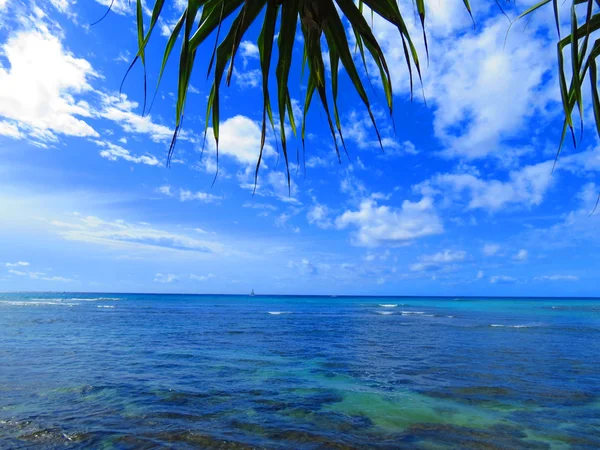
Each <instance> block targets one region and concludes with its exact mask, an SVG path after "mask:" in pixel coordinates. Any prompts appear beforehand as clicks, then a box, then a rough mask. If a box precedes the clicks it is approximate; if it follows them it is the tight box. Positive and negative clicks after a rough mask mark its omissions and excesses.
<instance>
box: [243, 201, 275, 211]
mask: <svg viewBox="0 0 600 450" xmlns="http://www.w3.org/2000/svg"><path fill="white" fill-rule="evenodd" d="M242 206H243V207H244V208H252V209H268V210H271V211H277V206H275V205H271V204H269V203H250V202H246V203H244V204H243V205H242Z"/></svg>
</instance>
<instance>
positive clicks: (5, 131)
mask: <svg viewBox="0 0 600 450" xmlns="http://www.w3.org/2000/svg"><path fill="white" fill-rule="evenodd" d="M0 135H2V136H8V137H11V138H13V139H21V138H23V135H22V134H21V131H19V127H17V125H15V124H14V123H10V122H7V121H0Z"/></svg>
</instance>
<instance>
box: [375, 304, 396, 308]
mask: <svg viewBox="0 0 600 450" xmlns="http://www.w3.org/2000/svg"><path fill="white" fill-rule="evenodd" d="M379 306H381V307H382V308H395V307H396V306H398V305H397V304H393V303H389V304H385V303H383V304H379Z"/></svg>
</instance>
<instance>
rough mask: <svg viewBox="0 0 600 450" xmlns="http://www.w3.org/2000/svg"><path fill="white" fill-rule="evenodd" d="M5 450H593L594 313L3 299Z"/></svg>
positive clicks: (527, 303) (463, 306) (318, 302)
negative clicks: (27, 449) (355, 449)
mask: <svg viewBox="0 0 600 450" xmlns="http://www.w3.org/2000/svg"><path fill="white" fill-rule="evenodd" d="M0 448H90V449H96V448H102V449H112V448H115V449H117V448H118V449H140V448H141V449H145V448H148V449H150V448H219V449H221V448H233V449H244V448H294V449H322V448H336V449H344V448H348V449H350V448H424V449H446V448H448V449H450V448H492V449H493V448H511V449H512V448H533V449H546V448H556V449H563V448H564V449H567V448H590V449H591V448H600V300H584V299H552V300H550V299H486V298H465V299H451V298H389V297H387V298H375V297H340V298H330V297H260V296H256V297H248V296H244V297H242V296H237V297H236V296H184V295H126V294H97V295H96V294H94V295H91V294H74V293H69V294H60V295H57V294H39V293H36V294H0Z"/></svg>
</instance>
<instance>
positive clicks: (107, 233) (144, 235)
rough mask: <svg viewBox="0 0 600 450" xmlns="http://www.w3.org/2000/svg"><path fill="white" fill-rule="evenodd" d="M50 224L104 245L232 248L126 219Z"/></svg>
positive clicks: (221, 250) (203, 250)
mask: <svg viewBox="0 0 600 450" xmlns="http://www.w3.org/2000/svg"><path fill="white" fill-rule="evenodd" d="M49 224H50V225H52V226H53V227H55V228H56V230H57V232H58V234H59V235H60V236H61V237H63V238H64V239H67V240H71V241H81V242H88V243H92V244H98V245H101V246H103V247H104V248H117V249H131V250H140V251H169V252H173V251H187V252H194V253H201V254H214V253H219V254H228V250H227V249H226V248H225V247H224V246H223V245H222V244H220V243H219V242H216V241H214V240H208V239H205V240H199V239H196V238H192V237H190V236H188V235H186V234H182V233H174V232H171V231H164V230H161V229H158V228H153V227H152V226H151V225H148V224H135V223H129V222H126V221H124V220H113V221H106V220H103V219H100V218H98V217H95V216H87V217H82V216H76V217H75V218H74V219H73V220H71V221H59V220H52V221H50V222H49Z"/></svg>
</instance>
